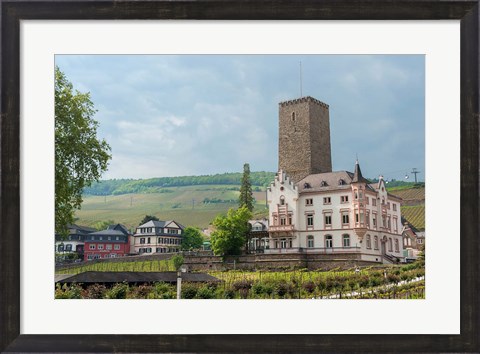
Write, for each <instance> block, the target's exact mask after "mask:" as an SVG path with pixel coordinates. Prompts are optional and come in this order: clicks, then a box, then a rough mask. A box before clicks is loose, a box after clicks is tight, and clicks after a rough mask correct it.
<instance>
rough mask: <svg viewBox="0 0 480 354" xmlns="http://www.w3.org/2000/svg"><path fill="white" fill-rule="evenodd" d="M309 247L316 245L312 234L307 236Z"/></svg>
mask: <svg viewBox="0 0 480 354" xmlns="http://www.w3.org/2000/svg"><path fill="white" fill-rule="evenodd" d="M307 247H309V248H313V247H315V243H314V241H313V236H312V235H308V236H307Z"/></svg>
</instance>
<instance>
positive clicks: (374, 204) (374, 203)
mask: <svg viewBox="0 0 480 354" xmlns="http://www.w3.org/2000/svg"><path fill="white" fill-rule="evenodd" d="M372 205H373V206H377V200H376V199H375V198H372Z"/></svg>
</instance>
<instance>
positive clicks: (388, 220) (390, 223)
mask: <svg viewBox="0 0 480 354" xmlns="http://www.w3.org/2000/svg"><path fill="white" fill-rule="evenodd" d="M387 222H388V229H389V230H390V229H391V228H392V222H391V218H390V216H389V217H388V218H387Z"/></svg>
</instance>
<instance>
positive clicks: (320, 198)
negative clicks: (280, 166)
mask: <svg viewBox="0 0 480 354" xmlns="http://www.w3.org/2000/svg"><path fill="white" fill-rule="evenodd" d="M267 194H268V203H269V215H270V226H269V249H267V250H265V252H266V253H278V252H285V253H286V252H299V251H301V252H307V253H308V252H312V253H316V252H317V253H352V252H353V253H358V254H360V255H361V260H365V261H373V262H382V261H383V260H384V259H385V260H386V261H387V262H390V261H394V258H393V257H396V258H398V259H400V260H401V259H403V242H402V234H401V232H402V225H401V216H400V199H399V198H397V197H395V196H393V195H391V194H389V193H387V191H386V190H385V182H384V180H383V179H382V178H380V179H379V182H378V183H376V184H369V183H368V181H367V180H365V179H364V178H363V177H362V173H361V170H360V165H359V164H358V162H357V163H356V164H355V172H354V173H351V172H347V171H340V172H327V173H319V174H312V175H309V176H307V177H305V178H304V179H302V180H301V181H299V182H298V183H294V182H292V181H291V180H290V178H289V177H288V176H287V175H286V174H285V172H284V171H282V170H281V171H280V172H279V173H278V174H277V176H276V178H275V181H274V182H273V183H272V184H271V186H270V188H269V189H268V192H267Z"/></svg>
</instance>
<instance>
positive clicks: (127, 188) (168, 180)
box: [83, 171, 275, 195]
mask: <svg viewBox="0 0 480 354" xmlns="http://www.w3.org/2000/svg"><path fill="white" fill-rule="evenodd" d="M274 178H275V173H274V172H263V171H262V172H251V173H250V181H251V183H252V186H256V187H267V186H269V185H270V183H271V182H272V181H273V179H274ZM241 180H242V173H241V172H235V173H223V174H216V175H205V176H182V177H160V178H149V179H110V180H105V181H100V182H96V183H93V184H92V185H91V186H90V187H87V188H85V189H84V191H83V194H84V195H120V194H129V193H168V192H171V190H168V189H166V188H168V187H181V186H196V185H219V184H220V185H222V184H223V185H237V186H239V185H240V184H241ZM254 189H256V188H254Z"/></svg>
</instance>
